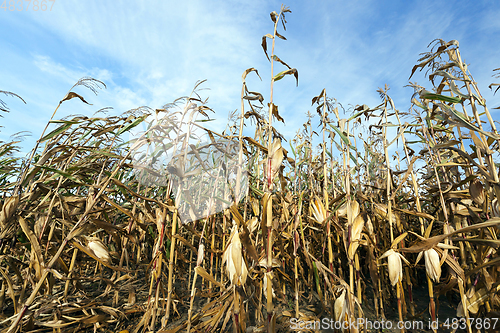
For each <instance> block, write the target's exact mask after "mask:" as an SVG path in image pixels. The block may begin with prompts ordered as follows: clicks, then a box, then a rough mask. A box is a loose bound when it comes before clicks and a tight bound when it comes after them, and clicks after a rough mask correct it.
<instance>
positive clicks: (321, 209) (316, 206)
mask: <svg viewBox="0 0 500 333" xmlns="http://www.w3.org/2000/svg"><path fill="white" fill-rule="evenodd" d="M311 210H312V214H313V220H314V221H315V222H317V223H319V224H322V223H323V221H324V220H325V219H326V217H327V216H326V215H327V213H326V209H325V206H324V205H323V202H321V200H320V199H319V198H318V197H315V198H314V200H313V201H312V205H311Z"/></svg>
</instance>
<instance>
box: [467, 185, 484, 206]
mask: <svg viewBox="0 0 500 333" xmlns="http://www.w3.org/2000/svg"><path fill="white" fill-rule="evenodd" d="M469 194H470V196H471V198H472V200H474V202H475V203H477V204H478V205H480V206H481V205H482V204H483V203H484V190H483V184H481V182H480V181H479V180H477V179H474V180H473V181H472V182H471V184H470V186H469Z"/></svg>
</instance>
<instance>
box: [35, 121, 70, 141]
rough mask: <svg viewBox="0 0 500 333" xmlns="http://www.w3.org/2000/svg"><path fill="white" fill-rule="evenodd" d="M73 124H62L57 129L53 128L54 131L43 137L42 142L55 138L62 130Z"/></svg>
mask: <svg viewBox="0 0 500 333" xmlns="http://www.w3.org/2000/svg"><path fill="white" fill-rule="evenodd" d="M71 125H72V124H65V125H62V126H60V127H58V128H56V129H55V130H53V131H52V132H50V133H49V134H47V135H46V136H44V137H43V138H41V139H40V142H44V141H47V140H49V139H51V138H53V137H54V136H56V135H59V134H61V133H62V132H64V131H66V130H67V129H68V128H70V127H71Z"/></svg>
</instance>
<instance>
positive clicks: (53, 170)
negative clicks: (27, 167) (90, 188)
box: [36, 164, 81, 184]
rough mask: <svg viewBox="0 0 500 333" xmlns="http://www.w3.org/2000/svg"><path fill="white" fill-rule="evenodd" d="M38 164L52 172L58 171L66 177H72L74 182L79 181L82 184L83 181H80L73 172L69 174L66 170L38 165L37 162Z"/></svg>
mask: <svg viewBox="0 0 500 333" xmlns="http://www.w3.org/2000/svg"><path fill="white" fill-rule="evenodd" d="M36 166H37V167H40V168H41V169H45V170H48V171H52V172H54V173H57V174H59V175H61V176H63V177H65V178H68V179H71V180H72V181H74V182H77V183H79V184H81V181H80V180H79V179H78V178H76V177H75V176H73V175H72V174H69V173H67V172H64V171H62V170H57V169H54V168H51V167H48V166H45V165H38V164H37V165H36Z"/></svg>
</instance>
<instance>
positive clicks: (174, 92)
mask: <svg viewBox="0 0 500 333" xmlns="http://www.w3.org/2000/svg"><path fill="white" fill-rule="evenodd" d="M289 5H290V7H291V9H292V13H291V14H289V15H287V19H288V23H289V24H288V26H287V31H286V32H284V33H283V34H284V35H285V36H286V37H287V38H288V40H287V41H282V40H278V41H277V43H276V52H277V54H278V55H279V56H280V58H282V59H283V60H284V61H286V62H287V63H288V64H290V65H291V66H292V67H296V68H298V70H299V87H295V82H294V80H293V79H292V78H291V77H290V78H288V77H287V78H285V79H284V80H282V81H279V82H277V83H276V86H275V94H274V102H275V103H276V104H277V105H279V108H280V113H281V115H282V116H283V117H284V118H285V122H286V125H285V126H282V125H280V124H278V128H279V129H280V130H281V131H282V132H283V134H285V136H286V137H288V138H290V137H292V136H293V135H294V133H295V132H296V130H297V129H299V128H300V127H301V124H302V123H303V122H304V121H306V117H305V113H306V112H307V110H311V111H313V107H311V104H310V103H311V98H312V97H313V96H315V95H317V94H319V93H320V91H321V90H322V89H323V88H327V92H328V94H329V95H330V96H332V97H335V98H337V99H338V100H339V101H340V102H341V103H342V104H343V105H344V106H347V105H349V104H353V105H355V104H363V103H364V104H368V105H370V106H374V105H377V104H378V103H379V101H380V99H379V97H378V94H377V92H376V89H377V88H378V87H383V85H384V84H385V83H387V84H389V86H390V87H391V90H390V94H391V96H392V97H393V98H394V100H395V102H396V106H397V107H398V108H400V109H402V110H406V109H407V108H408V107H409V101H410V96H411V94H412V90H411V89H410V88H404V87H403V86H404V85H405V84H407V79H408V77H409V75H410V72H411V68H412V66H413V65H414V64H415V63H416V60H417V59H418V54H419V53H421V52H424V51H426V46H427V44H428V43H429V42H430V41H431V40H433V39H434V38H443V39H445V40H450V39H458V40H459V41H460V43H461V47H462V54H463V56H464V59H465V60H466V61H467V62H471V63H472V64H473V67H471V69H473V74H474V75H475V78H476V79H477V80H478V81H479V82H480V83H481V85H480V89H481V91H482V92H484V93H485V96H484V97H485V98H487V100H488V101H491V102H492V103H493V105H492V106H498V105H499V104H500V101H499V100H498V97H493V96H492V95H491V94H489V91H488V89H487V85H488V84H489V83H491V82H492V81H493V79H492V78H491V74H492V72H491V70H492V69H493V68H498V67H500V65H499V64H498V62H497V59H498V55H499V52H500V47H499V46H497V45H496V44H495V43H491V40H492V39H491V38H492V37H493V36H496V35H497V34H498V30H499V29H500V27H499V26H498V24H497V23H496V22H497V20H496V17H497V16H498V15H494V13H495V10H491V6H488V5H483V6H476V7H475V8H472V9H471V8H470V6H469V4H468V3H467V2H461V1H458V2H457V4H456V5H455V6H449V4H448V3H447V2H445V1H419V2H415V3H410V2H408V3H407V2H404V3H393V2H389V1H382V2H381V1H369V0H367V1H351V2H340V3H339V2H325V1H311V2H308V3H302V2H298V1H295V2H292V3H290V4H289ZM279 6H280V3H278V2H275V3H268V2H267V1H263V0H261V1H254V2H252V4H251V5H248V3H247V2H243V1H232V2H204V1H194V2H191V1H189V2H188V1H185V2H177V3H172V2H169V3H166V2H160V1H148V2H136V3H130V2H126V1H115V2H98V1H87V2H77V1H65V2H56V3H55V4H54V8H53V10H52V11H51V12H45V13H41V12H38V13H34V12H23V13H7V14H9V16H7V14H5V15H4V14H2V15H4V16H5V20H3V21H2V22H0V28H3V27H11V29H12V30H11V31H10V32H11V34H10V35H6V36H5V37H3V38H2V40H0V47H2V50H5V52H4V51H2V52H3V59H5V61H6V62H7V63H10V64H13V66H9V68H7V67H5V68H0V88H1V89H7V90H12V91H14V92H16V93H19V94H20V95H21V96H23V97H24V98H25V99H26V101H27V102H28V105H27V106H23V105H17V104H16V105H15V106H16V110H15V111H13V113H12V114H10V115H8V116H6V118H5V122H4V123H7V124H9V126H8V127H9V128H5V129H4V130H3V131H2V133H1V135H6V134H11V133H13V132H15V131H17V130H25V129H28V130H33V132H34V133H39V132H40V131H41V128H42V127H43V126H44V123H45V122H46V121H47V120H48V118H49V117H50V115H51V113H52V112H53V109H54V106H55V105H57V101H58V100H60V99H61V98H62V96H64V94H65V93H66V92H67V90H68V89H69V88H70V87H71V86H72V85H73V84H74V83H75V82H76V81H77V80H78V79H79V78H81V77H82V76H92V77H95V78H97V79H100V80H102V81H104V82H105V83H106V84H107V85H108V89H107V90H105V91H103V92H101V93H100V94H99V96H97V97H94V96H92V94H91V93H90V92H82V93H84V94H85V96H86V98H88V99H89V102H91V103H93V104H94V105H93V106H86V105H76V104H68V105H67V106H65V107H64V108H62V110H61V116H63V115H65V114H69V113H75V111H77V112H80V113H86V114H89V115H90V114H92V113H93V112H94V111H96V110H97V109H99V108H101V107H105V106H112V107H114V108H115V112H116V113H118V112H123V111H126V110H128V109H130V108H134V107H138V106H141V105H148V106H151V107H153V108H157V107H160V106H162V105H163V104H165V103H168V102H171V101H173V100H174V99H175V98H177V97H180V96H183V95H186V94H189V93H190V91H191V89H192V88H193V86H194V83H195V82H196V81H197V80H201V79H207V80H208V81H207V82H206V83H205V84H204V85H203V87H207V88H210V90H208V91H204V92H202V96H203V97H210V99H209V105H210V106H212V107H213V108H214V109H215V110H216V111H217V115H216V117H217V118H218V120H217V122H214V123H213V124H212V125H210V126H212V127H214V128H215V129H218V130H220V131H222V129H223V128H224V127H225V124H226V122H227V114H228V113H229V112H232V111H234V110H235V109H237V108H239V106H240V102H239V97H240V92H241V74H242V72H243V71H244V70H245V69H246V68H248V67H256V68H257V69H258V70H259V73H260V74H261V76H262V79H263V81H260V80H259V79H258V78H257V77H253V76H252V77H249V78H248V85H249V89H251V90H254V91H260V92H262V93H263V94H264V96H265V97H266V101H265V103H267V102H268V96H269V80H270V66H269V63H268V62H267V59H266V58H265V56H264V54H263V51H262V48H261V47H260V43H261V37H262V35H264V34H266V33H269V32H271V31H272V22H271V21H270V19H269V15H268V13H269V12H270V11H271V10H278V9H279ZM2 19H3V17H2ZM278 70H280V66H276V68H275V73H276V71H278ZM413 80H415V81H418V82H419V83H422V84H423V83H425V79H424V77H423V75H422V74H421V73H417V74H416V75H415V76H414V78H412V81H413ZM13 110H14V108H13ZM18 110H21V112H22V113H23V114H25V115H26V118H29V119H30V120H26V121H24V122H23V121H20V120H19V119H15V116H14V112H16V111H18ZM14 129H16V130H14Z"/></svg>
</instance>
